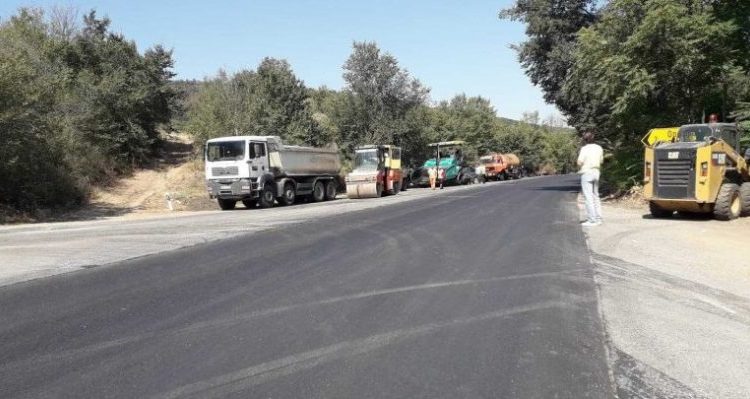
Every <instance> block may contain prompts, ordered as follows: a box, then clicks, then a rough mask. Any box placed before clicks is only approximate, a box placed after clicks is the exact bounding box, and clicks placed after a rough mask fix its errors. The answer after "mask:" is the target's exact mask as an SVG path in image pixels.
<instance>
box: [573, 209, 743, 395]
mask: <svg viewBox="0 0 750 399" xmlns="http://www.w3.org/2000/svg"><path fill="white" fill-rule="evenodd" d="M604 216H605V220H606V222H605V224H603V225H602V226H599V227H596V228H591V229H588V230H587V237H588V240H589V246H590V249H591V253H592V260H593V262H594V264H595V267H596V279H597V283H598V285H599V288H600V294H601V310H602V313H603V316H604V319H605V323H606V325H607V330H608V334H609V339H610V344H611V348H610V349H611V355H612V357H613V362H614V364H615V367H614V369H615V374H616V375H615V377H616V382H617V384H618V388H619V394H620V397H639V398H640V397H664V398H667V397H669V398H672V397H680V398H681V397H686V398H700V397H721V398H747V397H750V246H748V245H747V237H748V232H750V218H745V219H739V220H736V221H732V222H720V221H715V220H710V219H705V218H694V219H684V218H679V217H675V218H674V219H653V218H651V217H650V216H649V215H648V211H647V209H646V208H645V207H643V206H638V204H632V203H628V204H618V205H612V204H607V205H605V207H604Z"/></svg>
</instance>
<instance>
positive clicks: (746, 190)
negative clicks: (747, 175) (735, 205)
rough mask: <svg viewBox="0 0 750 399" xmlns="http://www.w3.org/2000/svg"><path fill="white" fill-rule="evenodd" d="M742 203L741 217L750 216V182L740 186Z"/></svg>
mask: <svg viewBox="0 0 750 399" xmlns="http://www.w3.org/2000/svg"><path fill="white" fill-rule="evenodd" d="M740 202H742V211H741V212H740V216H750V182H748V183H742V185H741V186H740Z"/></svg>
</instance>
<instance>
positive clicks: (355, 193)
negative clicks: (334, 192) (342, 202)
mask: <svg viewBox="0 0 750 399" xmlns="http://www.w3.org/2000/svg"><path fill="white" fill-rule="evenodd" d="M346 196H347V197H348V198H377V197H380V193H379V192H378V185H377V183H347V185H346Z"/></svg>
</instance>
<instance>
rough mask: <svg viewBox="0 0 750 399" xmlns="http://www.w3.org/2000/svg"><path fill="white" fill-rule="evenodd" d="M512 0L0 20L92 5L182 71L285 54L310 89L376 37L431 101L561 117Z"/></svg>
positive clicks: (234, 5) (6, 5)
mask: <svg viewBox="0 0 750 399" xmlns="http://www.w3.org/2000/svg"><path fill="white" fill-rule="evenodd" d="M510 3H511V0H495V1H488V0H465V1H460V0H453V1H448V0H402V1H397V0H385V1H355V0H264V1H261V0H255V1H252V0H247V1H220V0H217V1H205V0H204V1H197V0H148V1H146V0H109V1H90V0H75V1H70V0H68V1H48V0H2V1H1V2H0V18H2V19H7V18H8V17H9V16H10V15H12V14H13V13H15V11H16V10H17V9H18V8H19V7H22V6H40V7H48V6H50V5H59V6H72V7H74V8H76V9H77V10H78V11H79V12H81V13H83V12H86V11H87V10H90V9H92V8H94V9H96V10H97V12H98V13H99V14H100V15H107V16H109V17H110V18H111V19H112V22H113V25H112V28H113V30H115V31H118V32H121V33H123V34H124V35H125V36H126V37H127V38H129V39H132V40H135V42H136V43H137V44H138V46H139V50H141V51H143V50H144V49H145V48H147V47H149V46H151V45H153V44H162V45H164V46H165V47H167V48H172V49H174V59H175V72H177V74H178V77H179V78H188V79H202V78H204V77H207V76H211V75H213V74H215V73H216V71H217V70H218V69H219V68H223V69H225V70H228V71H236V70H239V69H242V68H250V69H254V68H255V67H256V66H257V65H258V63H259V62H260V60H261V59H262V58H263V57H265V56H270V57H276V58H285V59H287V60H288V61H289V62H290V63H291V65H292V68H293V69H294V71H295V73H296V74H297V76H298V77H299V78H300V79H302V80H304V81H305V84H306V85H308V86H311V87H317V86H321V85H326V86H328V87H331V88H340V87H341V86H342V85H343V81H342V78H341V74H342V70H341V66H342V65H343V63H344V61H345V60H346V58H347V57H348V56H349V54H350V52H351V45H352V42H353V41H355V40H357V41H363V40H367V41H375V42H377V43H378V45H379V46H380V48H381V49H382V50H384V51H388V52H390V53H391V54H393V55H394V56H395V57H396V58H397V59H398V60H399V62H400V64H401V66H402V67H405V68H406V69H408V70H409V71H410V72H411V73H412V75H414V76H415V77H417V78H419V79H420V80H421V81H422V82H423V83H424V84H426V85H427V86H429V87H430V88H431V89H432V91H431V98H432V100H433V101H440V100H444V99H449V98H451V97H452V96H453V95H454V94H457V93H466V94H467V95H481V96H483V97H486V98H489V99H490V100H491V101H492V104H493V106H494V107H495V109H496V110H497V113H498V115H500V116H505V117H510V118H514V119H517V118H520V117H521V115H522V113H523V112H524V111H534V110H538V111H539V113H540V116H541V117H542V118H545V117H547V116H548V115H551V114H555V115H559V113H558V112H557V110H556V109H555V108H554V106H551V105H548V104H545V102H544V100H543V99H542V95H541V92H540V90H539V89H537V88H536V87H534V86H533V85H532V84H531V83H530V82H529V80H528V78H527V77H526V76H525V75H524V74H523V71H522V70H521V68H520V66H519V64H518V61H517V58H516V54H515V52H514V51H513V50H511V49H510V48H509V47H508V46H509V44H511V43H518V42H520V41H522V40H523V39H524V34H523V32H524V26H523V25H522V24H520V23H514V22H509V21H501V20H499V19H498V18H497V14H498V11H499V10H500V9H502V8H504V7H506V6H507V5H508V4H510Z"/></svg>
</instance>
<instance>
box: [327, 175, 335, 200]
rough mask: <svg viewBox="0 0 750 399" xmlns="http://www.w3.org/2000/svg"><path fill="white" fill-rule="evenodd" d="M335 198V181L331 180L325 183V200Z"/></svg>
mask: <svg viewBox="0 0 750 399" xmlns="http://www.w3.org/2000/svg"><path fill="white" fill-rule="evenodd" d="M334 199H336V182H334V181H333V180H331V181H329V182H328V183H326V201H330V200H334Z"/></svg>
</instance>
